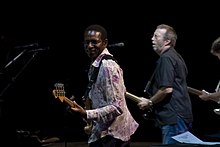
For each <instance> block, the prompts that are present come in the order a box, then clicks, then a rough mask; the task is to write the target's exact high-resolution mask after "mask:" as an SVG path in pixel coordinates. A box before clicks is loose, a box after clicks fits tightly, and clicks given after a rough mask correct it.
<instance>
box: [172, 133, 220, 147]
mask: <svg viewBox="0 0 220 147" xmlns="http://www.w3.org/2000/svg"><path fill="white" fill-rule="evenodd" d="M172 138H173V139H175V140H176V141H178V142H180V143H188V144H204V145H216V144H220V142H205V141H202V140H200V139H199V138H197V137H196V136H194V135H193V134H192V133H190V132H189V131H187V132H185V133H182V134H179V135H176V136H173V137H172Z"/></svg>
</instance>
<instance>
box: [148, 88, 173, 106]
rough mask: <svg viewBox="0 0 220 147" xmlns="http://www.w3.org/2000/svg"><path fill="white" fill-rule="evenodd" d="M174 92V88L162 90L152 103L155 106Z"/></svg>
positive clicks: (152, 99)
mask: <svg viewBox="0 0 220 147" xmlns="http://www.w3.org/2000/svg"><path fill="white" fill-rule="evenodd" d="M172 91H173V89H172V88H165V87H163V88H161V89H159V90H158V91H157V92H156V93H155V94H154V95H153V96H152V97H151V98H150V100H151V101H152V103H153V104H156V103H159V102H161V101H162V100H163V99H164V98H165V97H166V95H167V94H169V93H171V92H172Z"/></svg>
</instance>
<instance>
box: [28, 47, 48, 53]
mask: <svg viewBox="0 0 220 147" xmlns="http://www.w3.org/2000/svg"><path fill="white" fill-rule="evenodd" d="M49 49H50V47H46V48H38V49H32V50H29V51H28V52H41V51H47V50H49Z"/></svg>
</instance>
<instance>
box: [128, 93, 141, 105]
mask: <svg viewBox="0 0 220 147" xmlns="http://www.w3.org/2000/svg"><path fill="white" fill-rule="evenodd" d="M125 96H126V97H127V98H129V99H131V100H133V101H135V102H137V103H139V102H141V100H140V97H138V96H136V95H133V94H131V93H129V92H126V93H125Z"/></svg>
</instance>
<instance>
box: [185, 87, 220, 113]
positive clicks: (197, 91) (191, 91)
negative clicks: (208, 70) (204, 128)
mask: <svg viewBox="0 0 220 147" xmlns="http://www.w3.org/2000/svg"><path fill="white" fill-rule="evenodd" d="M187 89H188V91H189V93H192V94H195V95H198V96H199V95H202V93H203V92H206V91H205V90H203V91H201V90H198V89H195V88H192V87H189V86H188V87H187ZM206 93H208V92H206ZM213 111H214V112H215V114H218V115H220V108H219V109H214V110H213Z"/></svg>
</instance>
